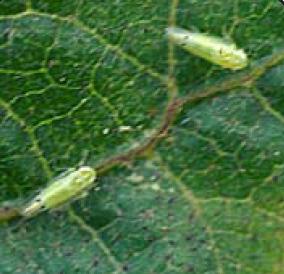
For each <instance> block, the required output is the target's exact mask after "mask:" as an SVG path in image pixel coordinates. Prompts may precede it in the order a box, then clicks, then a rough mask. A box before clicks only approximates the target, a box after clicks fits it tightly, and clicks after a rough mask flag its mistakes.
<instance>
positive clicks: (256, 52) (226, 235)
mask: <svg viewBox="0 0 284 274" xmlns="http://www.w3.org/2000/svg"><path fill="white" fill-rule="evenodd" d="M171 14H172V16H173V14H175V16H176V24H177V25H178V26H181V27H184V28H187V29H194V30H196V29H198V30H200V31H202V32H208V33H210V34H215V35H218V36H230V37H231V38H232V39H233V40H234V41H236V43H237V44H238V45H239V47H241V48H243V49H244V50H245V51H246V52H247V53H248V55H249V59H250V60H252V61H255V62H256V63H257V62H258V60H259V59H261V58H263V57H267V56H268V57H269V56H270V55H271V54H273V53H274V52H275V50H279V49H281V48H283V42H284V37H283V23H284V19H283V18H284V17H283V16H284V7H283V6H282V5H281V4H280V2H279V1H276V0H275V1H272V0H261V1H248V0H239V1H225V0H214V1H209V0H208V1H207V0H206V1H194V0H187V1H186V0H180V1H177V0H173V2H172V3H171V2H170V1H166V0H161V1H155V0H149V1H148V0H147V1H140V0H134V1H133V0H123V1H113V0H111V1H110V0H106V1H97V0H95V1H94V0H93V1H91V0H89V1H86V0H81V1H80V0H78V1H74V0H72V1H71V0H62V1H47V0H46V1H40V0H30V1H29V0H27V1H21V0H18V1H17V0H13V1H12V0H9V1H7V0H6V1H0V201H1V202H4V201H14V200H15V201H17V203H20V202H22V201H25V200H26V199H27V198H28V197H31V196H32V195H33V193H35V191H36V190H38V189H40V188H41V187H43V186H44V185H45V184H46V183H47V182H48V180H49V179H51V178H53V177H54V176H56V175H58V174H60V173H61V172H62V171H63V170H65V169H67V168H70V167H74V166H76V165H77V164H78V163H79V162H80V161H82V159H85V164H88V165H91V166H96V165H97V164H98V163H99V162H101V161H103V160H104V159H107V158H108V157H111V156H114V155H116V154H119V153H121V152H123V151H126V150H127V149H129V148H131V147H133V146H137V145H139V144H140V143H141V142H142V141H143V140H145V138H147V137H148V136H149V134H151V132H153V130H154V129H155V128H156V127H158V125H159V124H160V122H161V117H162V115H163V113H164V109H165V106H166V104H167V102H168V101H169V98H170V97H171V94H172V89H171V88H169V87H168V86H167V82H166V80H165V79H167V78H166V76H167V74H168V70H169V67H170V69H173V75H174V76H175V78H176V83H177V87H178V96H183V95H185V94H188V92H190V90H194V88H195V87H197V86H199V85H200V84H202V85H205V86H206V85H207V86H208V87H212V86H214V85H219V84H220V83H221V82H222V80H223V79H228V77H229V78H230V77H231V78H232V79H234V77H235V76H234V75H237V74H238V72H230V71H227V70H226V71H225V70H222V69H221V68H219V67H217V66H214V65H212V64H210V63H208V62H206V61H204V60H201V59H199V58H197V57H195V56H192V55H189V54H188V53H187V52H184V51H183V50H182V49H179V48H176V49H175V52H174V57H171V54H170V55H169V49H168V48H169V47H168V41H167V39H166V38H165V35H164V29H165V28H166V27H167V26H168V25H169V20H170V16H171ZM173 63H175V65H174V66H172V64H173ZM249 71H250V68H248V73H249ZM283 73H284V66H283V63H282V64H281V63H279V64H278V65H277V66H276V67H274V68H272V69H271V70H268V71H267V72H266V73H265V74H264V75H263V77H261V78H260V79H258V81H256V82H254V83H253V85H251V86H250V87H247V88H244V87H241V88H237V89H234V90H231V91H229V92H227V93H225V94H223V95H216V96H215V97H214V98H210V99H209V98H204V100H202V101H201V102H199V103H198V104H192V105H190V104H189V105H186V106H184V108H183V111H182V112H181V113H180V115H179V117H177V120H176V121H175V123H174V125H173V126H172V128H171V130H170V132H169V134H168V136H167V138H166V139H164V140H163V142H161V143H160V144H159V146H158V147H157V148H156V149H155V150H154V152H153V153H152V154H151V155H149V157H147V158H146V159H142V160H139V161H136V162H134V163H133V164H132V165H129V166H128V167H116V168H114V169H113V170H111V171H109V172H108V173H106V174H104V175H103V176H101V177H99V178H98V183H99V189H98V190H97V191H92V192H91V193H90V194H89V196H88V198H86V199H83V200H80V201H78V202H76V203H75V204H72V207H69V208H68V209H66V210H65V211H61V212H57V213H56V212H54V213H45V214H42V215H40V216H38V217H36V218H34V219H31V220H29V221H25V222H24V223H21V222H20V223H19V222H17V221H16V222H12V223H9V224H6V225H4V224H3V225H2V227H1V228H0V273H28V274H33V273H48V274H53V273H68V274H69V273H70V274H72V273H102V274H105V273H133V274H150V273H163V274H166V273H169V274H175V273H196V274H197V273H198V274H199V273H200V274H204V273H206V274H215V273H216V274H234V273H240V274H249V273H251V274H267V273H269V274H270V273H275V274H281V273H284V270H283V269H284V240H283V237H284V199H283V194H284V192H283V190H284V183H283V182H284V174H283V167H284V162H283V160H284V143H283V134H284V127H283V125H284V110H283V109H284V108H283V106H284V103H283V102H284V93H283V83H284V82H283ZM122 126H130V127H131V128H130V129H131V130H129V131H122V130H120V129H121V127H122ZM86 155H87V157H85V156H86ZM15 203H16V202H15ZM15 226H16V228H15Z"/></svg>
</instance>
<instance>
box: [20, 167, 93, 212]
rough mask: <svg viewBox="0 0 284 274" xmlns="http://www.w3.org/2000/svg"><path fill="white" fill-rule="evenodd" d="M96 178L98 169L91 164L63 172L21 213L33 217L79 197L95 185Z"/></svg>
mask: <svg viewBox="0 0 284 274" xmlns="http://www.w3.org/2000/svg"><path fill="white" fill-rule="evenodd" d="M95 179H96V171H95V170H94V169H93V168H91V167H89V166H83V167H80V168H78V169H77V170H74V169H73V170H72V171H69V172H67V173H63V174H62V175H60V176H59V177H57V178H55V179H54V180H53V182H51V184H50V185H48V186H47V187H46V188H44V189H43V190H42V191H41V192H40V193H39V194H38V195H36V197H34V198H33V199H32V200H31V202H29V203H28V204H27V205H26V206H24V207H23V209H22V211H21V215H22V216H25V217H31V216H33V215H35V214H37V213H39V212H41V211H44V210H50V209H55V208H58V207H59V206H61V205H63V204H64V203H66V202H68V201H72V200H74V199H76V198H79V197H80V196H82V195H83V194H84V193H85V192H86V191H87V190H88V189H89V188H90V187H91V186H92V185H93V182H94V180H95Z"/></svg>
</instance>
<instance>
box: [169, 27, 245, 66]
mask: <svg viewBox="0 0 284 274" xmlns="http://www.w3.org/2000/svg"><path fill="white" fill-rule="evenodd" d="M166 33H167V36H168V38H169V39H170V40H171V41H173V42H174V43H176V44H178V45H180V46H181V47H183V48H184V49H186V50H188V51H189V52H191V53H193V54H195V55H197V56H199V57H202V58H204V59H206V60H208V61H210V62H212V63H214V64H217V65H220V66H222V67H223V68H228V69H232V70H238V69H242V68H244V67H246V66H247V64H248V58H247V55H246V53H245V52H244V51H243V50H242V49H237V46H236V45H235V44H234V43H232V42H228V41H226V40H224V39H221V38H218V37H213V36H209V35H207V34H202V33H198V32H190V31H187V30H185V29H181V28H176V27H170V28H167V29H166Z"/></svg>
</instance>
